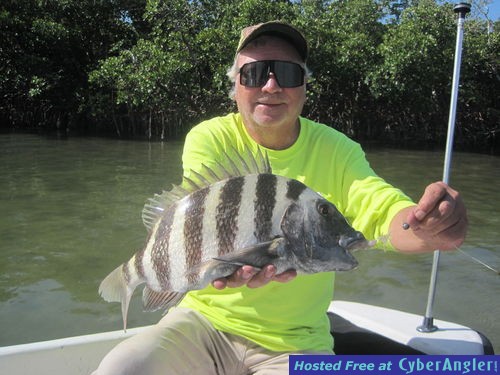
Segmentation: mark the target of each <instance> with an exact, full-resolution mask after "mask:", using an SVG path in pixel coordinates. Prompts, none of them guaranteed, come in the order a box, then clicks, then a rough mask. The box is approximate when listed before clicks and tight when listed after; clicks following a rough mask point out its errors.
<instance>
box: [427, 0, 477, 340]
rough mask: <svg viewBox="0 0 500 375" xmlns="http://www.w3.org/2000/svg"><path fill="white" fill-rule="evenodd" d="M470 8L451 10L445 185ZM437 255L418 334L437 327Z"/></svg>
mask: <svg viewBox="0 0 500 375" xmlns="http://www.w3.org/2000/svg"><path fill="white" fill-rule="evenodd" d="M470 7H471V6H470V4H468V3H459V4H457V5H455V7H454V8H453V11H454V12H455V13H458V22H457V43H456V46H455V63H454V67H453V83H452V88H451V101H450V115H449V118H448V134H447V137H446V152H445V158H444V167H443V182H444V183H446V184H448V183H449V180H450V168H451V155H452V151H453V136H454V133H455V117H456V112H457V98H458V83H459V81H460V64H461V61H462V41H463V35H464V22H465V15H466V14H467V13H469V12H470ZM439 255H440V252H439V250H435V251H434V258H433V262H432V272H431V280H430V284H429V295H428V297H427V308H426V310H425V316H424V320H423V322H422V325H421V326H418V327H417V331H419V332H434V331H436V330H437V329H438V327H436V326H435V325H434V318H433V311H432V310H433V307H434V297H435V295H436V283H437V274H438V266H439Z"/></svg>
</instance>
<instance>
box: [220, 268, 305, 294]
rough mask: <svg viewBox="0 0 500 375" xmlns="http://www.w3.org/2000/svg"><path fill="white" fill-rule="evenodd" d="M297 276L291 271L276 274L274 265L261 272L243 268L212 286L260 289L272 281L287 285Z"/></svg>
mask: <svg viewBox="0 0 500 375" xmlns="http://www.w3.org/2000/svg"><path fill="white" fill-rule="evenodd" d="M295 276H297V271H295V270H289V271H285V272H283V273H280V274H278V275H277V274H276V267H275V266H273V265H272V264H268V265H267V266H264V267H263V268H262V269H261V270H260V271H259V270H258V269H257V268H254V267H252V266H242V267H240V268H238V269H237V270H236V271H235V272H234V273H233V274H232V275H231V276H229V277H226V278H221V279H217V280H214V281H213V282H212V286H213V287H214V288H216V289H224V288H226V287H228V288H237V287H239V286H243V285H246V286H247V287H249V288H260V287H261V286H264V285H266V284H268V283H269V282H271V281H278V282H280V283H287V282H289V281H291V280H292V279H294V278H295Z"/></svg>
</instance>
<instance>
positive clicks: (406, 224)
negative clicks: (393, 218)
mask: <svg viewBox="0 0 500 375" xmlns="http://www.w3.org/2000/svg"><path fill="white" fill-rule="evenodd" d="M409 228H410V225H409V224H408V223H403V229H404V230H408V229H409ZM455 250H458V251H459V252H460V253H462V254H463V255H465V256H467V257H469V258H470V259H472V260H473V261H475V262H476V263H479V264H480V265H482V266H484V267H486V268H488V269H489V270H491V271H493V272H495V273H496V274H497V275H500V271H498V270H497V269H496V268H493V267H492V266H490V265H489V264H486V263H485V262H483V261H482V260H480V259H478V258H476V257H475V256H473V255H470V254H469V253H466V252H465V251H464V250H462V249H460V248H459V247H457V246H455Z"/></svg>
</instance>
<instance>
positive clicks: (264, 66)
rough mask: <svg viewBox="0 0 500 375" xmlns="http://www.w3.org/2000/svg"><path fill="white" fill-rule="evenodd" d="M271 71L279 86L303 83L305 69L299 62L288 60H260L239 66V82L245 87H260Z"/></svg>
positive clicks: (292, 85) (287, 86)
mask: <svg viewBox="0 0 500 375" xmlns="http://www.w3.org/2000/svg"><path fill="white" fill-rule="evenodd" d="M270 73H273V74H274V77H275V78H276V81H277V82H278V85H279V86H280V87H281V88H291V87H299V86H302V85H303V84H304V76H305V70H304V68H303V67H301V66H300V65H299V64H296V63H293V62H289V61H279V60H262V61H254V62H251V63H248V64H245V65H243V66H242V67H241V68H240V84H242V85H243V86H246V87H262V86H264V85H265V84H266V83H267V81H268V80H269V74H270Z"/></svg>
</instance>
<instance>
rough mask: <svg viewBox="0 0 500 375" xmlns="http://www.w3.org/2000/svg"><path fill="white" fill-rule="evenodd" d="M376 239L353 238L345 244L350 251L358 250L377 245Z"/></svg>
mask: <svg viewBox="0 0 500 375" xmlns="http://www.w3.org/2000/svg"><path fill="white" fill-rule="evenodd" d="M375 242H376V241H367V240H353V241H351V242H349V243H348V244H347V246H345V249H346V250H348V251H351V252H352V251H356V250H361V249H368V248H370V247H373V245H375Z"/></svg>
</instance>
